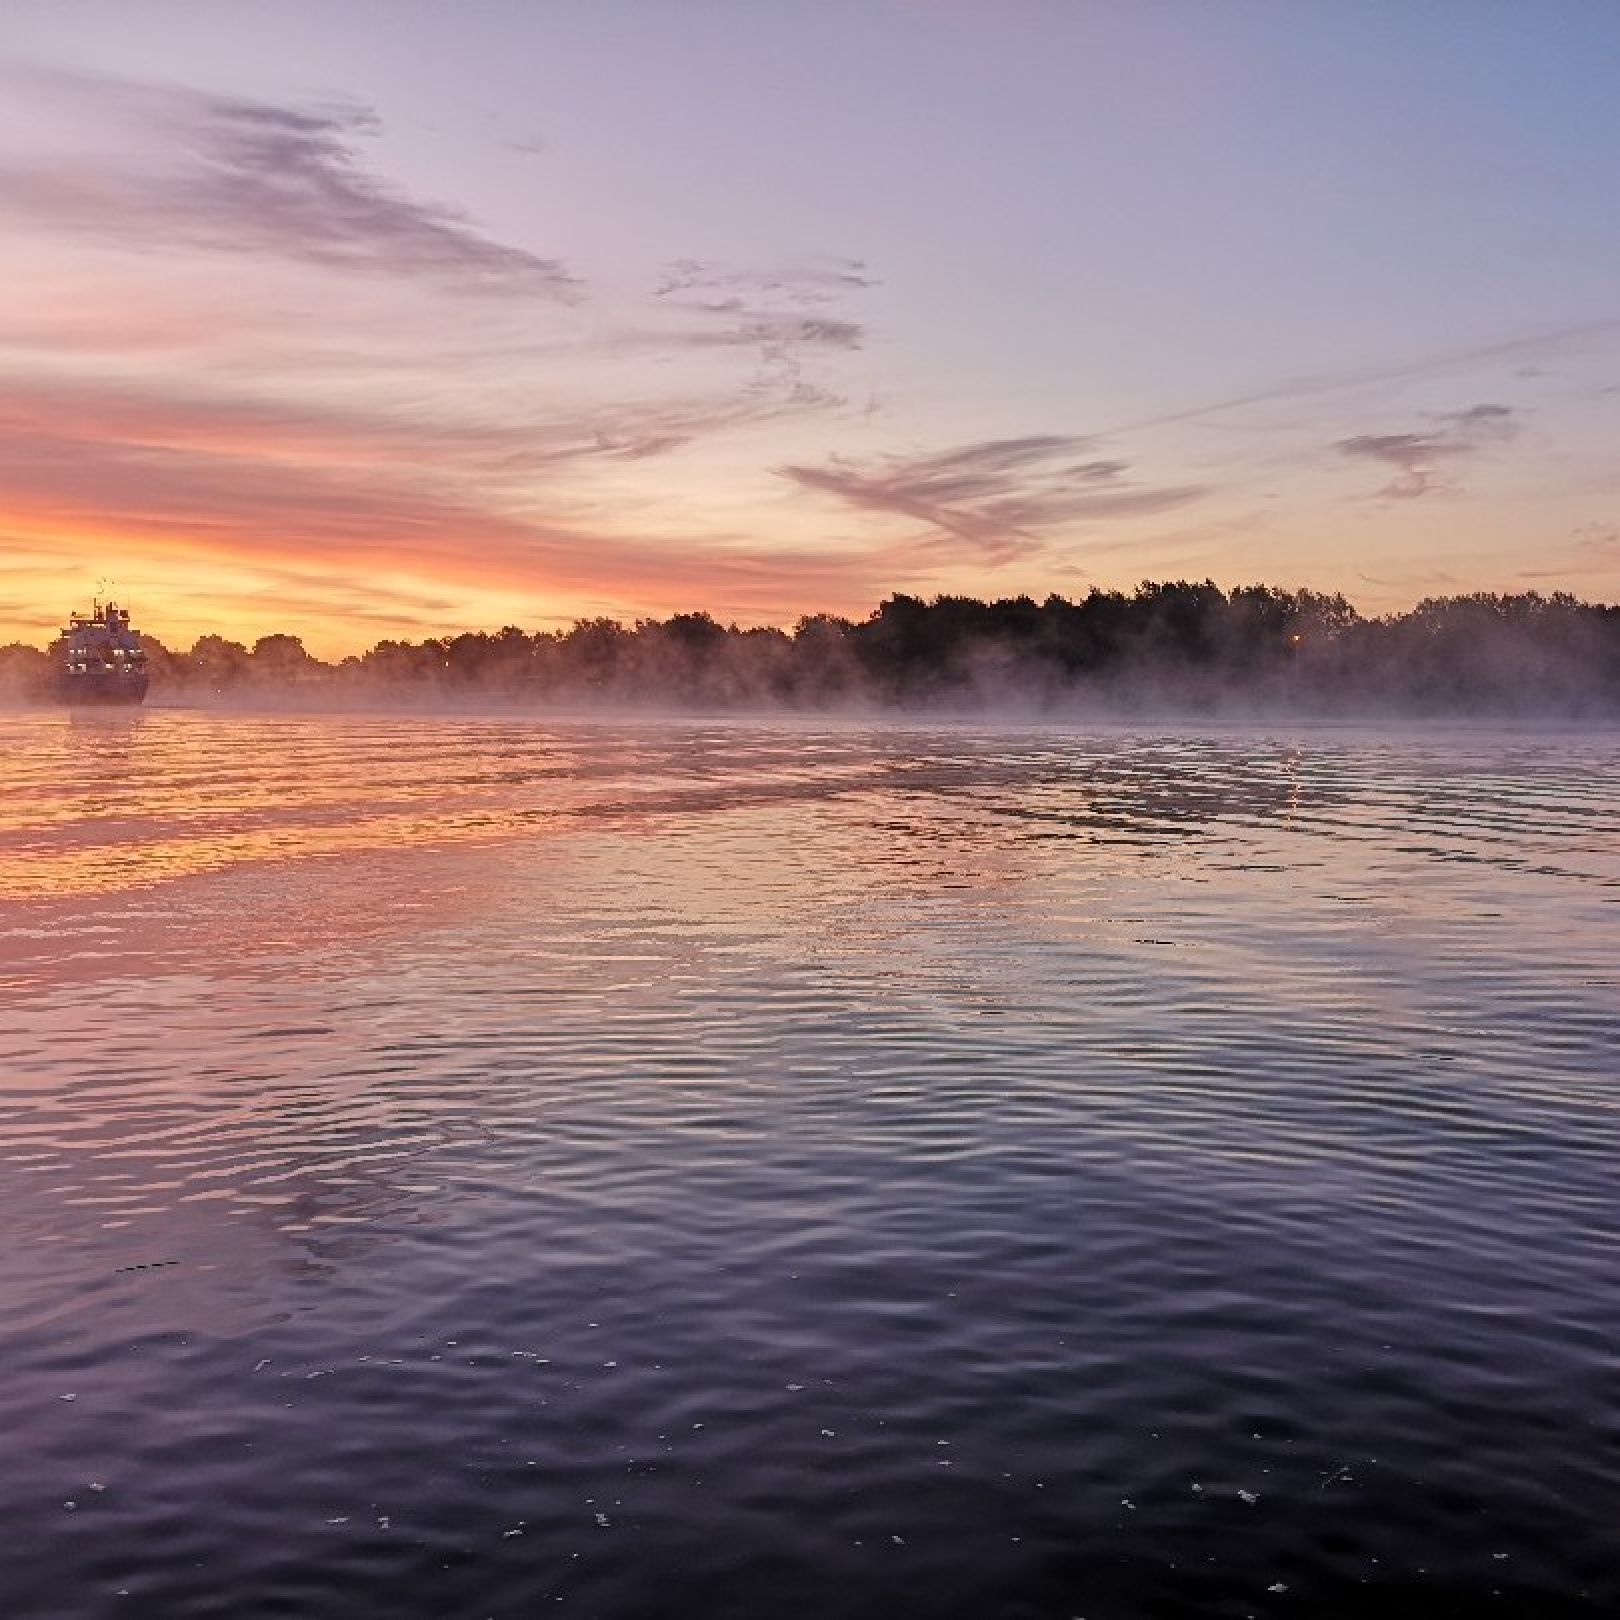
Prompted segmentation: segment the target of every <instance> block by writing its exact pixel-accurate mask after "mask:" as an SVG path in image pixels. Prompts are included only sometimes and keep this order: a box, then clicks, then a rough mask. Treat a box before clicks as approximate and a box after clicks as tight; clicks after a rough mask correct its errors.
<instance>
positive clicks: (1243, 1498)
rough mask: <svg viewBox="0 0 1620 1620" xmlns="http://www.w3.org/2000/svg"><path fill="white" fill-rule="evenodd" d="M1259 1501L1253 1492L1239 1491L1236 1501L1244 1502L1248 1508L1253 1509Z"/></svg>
mask: <svg viewBox="0 0 1620 1620" xmlns="http://www.w3.org/2000/svg"><path fill="white" fill-rule="evenodd" d="M1259 1500H1260V1498H1259V1497H1258V1496H1256V1495H1255V1494H1254V1492H1253V1491H1243V1490H1240V1491H1239V1492H1238V1501H1240V1502H1246V1503H1248V1505H1249V1506H1250V1507H1253V1506H1254V1504H1255V1503H1256V1502H1258V1501H1259Z"/></svg>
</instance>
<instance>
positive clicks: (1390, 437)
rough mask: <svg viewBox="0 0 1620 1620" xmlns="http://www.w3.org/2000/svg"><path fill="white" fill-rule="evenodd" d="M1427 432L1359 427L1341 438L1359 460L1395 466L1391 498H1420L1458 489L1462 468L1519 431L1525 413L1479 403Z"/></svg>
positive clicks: (1343, 448)
mask: <svg viewBox="0 0 1620 1620" xmlns="http://www.w3.org/2000/svg"><path fill="white" fill-rule="evenodd" d="M1433 420H1434V422H1435V426H1434V427H1432V428H1430V429H1428V430H1427V431H1425V432H1422V433H1358V434H1356V435H1354V436H1353V437H1351V438H1348V439H1340V440H1339V441H1338V445H1337V448H1338V450H1339V451H1340V452H1341V453H1342V454H1344V455H1346V456H1350V457H1351V458H1353V459H1355V460H1358V461H1371V462H1374V463H1377V464H1379V465H1380V466H1382V467H1385V468H1388V469H1392V470H1393V476H1392V477H1391V478H1390V480H1389V482H1388V483H1386V484H1384V485H1383V487H1382V488H1381V489H1379V491H1378V494H1379V495H1381V496H1384V497H1386V498H1388V499H1390V500H1418V499H1420V498H1422V497H1423V496H1425V495H1435V494H1455V493H1457V492H1458V491H1459V490H1460V488H1461V483H1460V481H1459V477H1458V474H1457V467H1458V464H1459V463H1460V462H1464V461H1467V460H1469V459H1471V458H1473V457H1475V456H1477V455H1479V453H1480V452H1481V451H1483V450H1485V449H1487V448H1488V447H1490V446H1491V445H1497V444H1502V443H1505V442H1506V441H1507V440H1509V439H1511V438H1514V437H1515V436H1516V435H1517V434H1518V431H1519V425H1520V424H1519V419H1518V417H1517V415H1516V414H1515V413H1514V411H1513V410H1512V408H1511V407H1509V406H1507V405H1473V406H1470V407H1469V408H1468V409H1467V410H1465V411H1451V412H1447V413H1445V414H1443V415H1441V416H1437V417H1435V418H1433Z"/></svg>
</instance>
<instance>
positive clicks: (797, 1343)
mask: <svg viewBox="0 0 1620 1620" xmlns="http://www.w3.org/2000/svg"><path fill="white" fill-rule="evenodd" d="M1617 901H1620V738H1617V737H1616V735H1615V734H1613V733H1608V734H1601V735H1598V736H1595V737H1593V736H1586V737H1582V736H1580V735H1578V734H1575V733H1569V734H1542V733H1532V732H1521V733H1514V734H1489V733H1474V734H1463V735H1441V734H1436V733H1429V732H1422V731H1412V732H1408V733H1403V734H1395V735H1387V736H1378V735H1373V734H1368V733H1361V732H1354V731H1335V730H1331V729H1323V730H1302V731H1299V732H1266V731H1261V730H1254V731H1247V732H1243V731H1228V732H1188V733H1186V734H1169V733H1161V734H1152V735H1137V734H1132V733H1130V732H1127V731H1124V730H1114V731H1105V732H1098V733H1091V734H1070V733H1063V732H1058V731H1053V730H1017V729H1011V728H1008V729H1000V730H993V729H984V728H965V727H958V728H948V727H937V728H900V727H880V726H871V727H856V726H842V727H839V726H820V727H816V726H810V725H789V724H786V723H784V724H782V725H779V726H774V727H773V726H749V725H742V724H712V725H705V724H697V723H667V724H659V725H652V724H647V725H605V724H604V725H585V724H580V725H555V724H549V723H536V722H530V721H514V720H479V719H469V718H462V719H419V720H403V719H377V718H353V719H345V718H333V717H300V718H280V717H273V716H258V717H244V716H222V715H206V714H187V713H180V712H174V713H165V712H161V711H153V712H147V713H141V714H137V715H132V716H116V715H115V716H106V717H100V718H96V719H84V720H75V719H70V718H68V717H65V716H51V715H34V716H20V715H11V716H4V715H0V1008H3V1016H0V1218H3V1222H4V1231H5V1234H6V1238H7V1240H8V1241H7V1242H6V1243H5V1246H4V1249H3V1251H0V1306H3V1316H0V1433H3V1434H4V1435H5V1436H6V1457H7V1464H8V1466H6V1467H5V1468H4V1469H3V1470H0V1523H3V1524H4V1526H5V1529H6V1532H7V1533H6V1538H5V1549H4V1552H3V1553H0V1613H4V1614H5V1615H7V1616H14V1615H20V1616H32V1615H41V1616H45V1615H49V1616H77V1615H97V1616H99V1615H120V1616H128V1615H139V1616H154V1617H163V1620H173V1617H183V1616H197V1615H247V1614H251V1615H312V1616H313V1615H320V1616H326V1615H332V1616H345V1617H348V1616H357V1617H372V1616H375V1617H379V1620H382V1617H389V1620H397V1617H402V1616H403V1617H409V1616H415V1615H435V1616H439V1615H443V1616H463V1615H465V1616H484V1615H501V1616H507V1615H513V1616H516V1615H524V1616H528V1615H537V1614H545V1613H551V1612H559V1613H564V1614H569V1613H572V1614H581V1615H602V1616H641V1615H647V1616H653V1615H696V1616H737V1617H754V1616H830V1617H863V1620H864V1617H868V1616H870V1617H878V1616H895V1615H940V1616H962V1617H967V1616H973V1617H986V1616H989V1617H996V1616H1025V1615H1028V1616H1054V1617H1066V1616H1075V1615H1083V1616H1086V1617H1087V1620H1124V1617H1134V1616H1145V1617H1149V1616H1150V1617H1161V1616H1171V1617H1173V1616H1178V1615H1199V1616H1203V1615H1211V1616H1222V1615H1232V1616H1241V1615H1271V1614H1277V1615H1285V1614H1339V1613H1365V1614H1367V1615H1378V1616H1380V1617H1387V1616H1390V1615H1396V1614H1406V1613H1411V1614H1422V1615H1426V1616H1442V1615H1452V1614H1454V1615H1468V1616H1474V1615H1478V1614H1524V1615H1538V1616H1539V1615H1550V1614H1560V1613H1564V1612H1569V1613H1580V1614H1612V1613H1615V1612H1620V1542H1617V1536H1616V1531H1615V1526H1617V1525H1620V1275H1617V1272H1620V1263H1617V1262H1620V1256H1617V1226H1620V1221H1617V1211H1620V1181H1617V1177H1616V1169H1617V1160H1620V1116H1617V1113H1616V1106H1617V1094H1616V1084H1617V1078H1620V991H1617V985H1620V949H1617V946H1620V909H1617Z"/></svg>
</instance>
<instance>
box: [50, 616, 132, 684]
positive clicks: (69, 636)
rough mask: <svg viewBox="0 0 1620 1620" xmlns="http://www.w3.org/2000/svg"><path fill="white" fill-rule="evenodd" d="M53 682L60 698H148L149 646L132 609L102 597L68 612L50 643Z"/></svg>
mask: <svg viewBox="0 0 1620 1620" xmlns="http://www.w3.org/2000/svg"><path fill="white" fill-rule="evenodd" d="M51 663H52V666H53V667H52V670H51V683H52V690H53V694H54V696H55V697H56V700H57V701H58V702H59V703H71V704H81V703H82V704H108V703H117V704H133V703H141V702H144V701H145V699H146V682H147V674H146V651H145V649H144V648H143V647H142V646H141V638H140V633H139V632H138V631H136V630H134V629H133V628H131V626H130V622H129V609H128V608H121V607H119V606H118V604H117V603H116V602H106V603H103V602H100V601H97V602H95V603H93V604H92V605H91V609H90V611H89V612H88V613H73V614H70V615H69V616H68V623H67V629H65V630H64V631H63V632H62V633H61V635H60V636H58V637H57V639H56V643H55V645H54V646H53V647H52V648H51Z"/></svg>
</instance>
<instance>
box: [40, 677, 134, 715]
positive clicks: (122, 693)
mask: <svg viewBox="0 0 1620 1620" xmlns="http://www.w3.org/2000/svg"><path fill="white" fill-rule="evenodd" d="M146 684H147V682H146V676H145V675H58V676H57V677H56V680H55V683H54V687H53V691H54V695H55V698H56V701H57V702H58V703H65V704H67V705H69V706H70V707H72V708H86V709H115V708H116V709H132V708H134V707H135V706H136V705H137V704H140V703H144V702H145V701H146Z"/></svg>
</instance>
